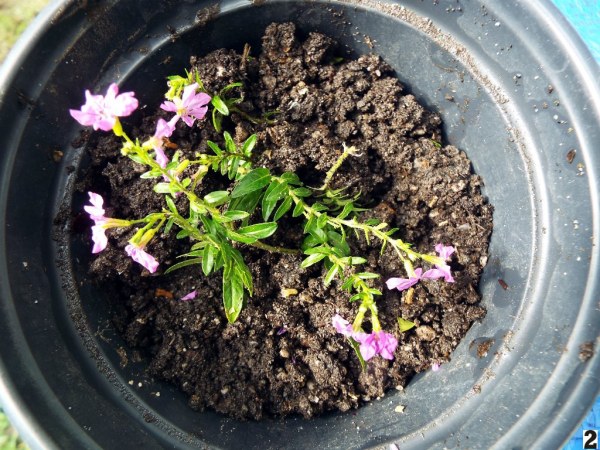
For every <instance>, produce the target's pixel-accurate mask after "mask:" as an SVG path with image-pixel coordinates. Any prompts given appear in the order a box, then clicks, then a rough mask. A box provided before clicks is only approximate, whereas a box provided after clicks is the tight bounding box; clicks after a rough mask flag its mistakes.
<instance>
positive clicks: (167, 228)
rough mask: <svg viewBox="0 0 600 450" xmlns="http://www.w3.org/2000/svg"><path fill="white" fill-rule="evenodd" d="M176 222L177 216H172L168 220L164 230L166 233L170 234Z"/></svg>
mask: <svg viewBox="0 0 600 450" xmlns="http://www.w3.org/2000/svg"><path fill="white" fill-rule="evenodd" d="M174 223H175V218H173V217H171V218H170V219H169V220H168V221H167V224H166V225H165V228H164V230H163V233H164V234H169V232H170V231H171V228H173V224H174Z"/></svg>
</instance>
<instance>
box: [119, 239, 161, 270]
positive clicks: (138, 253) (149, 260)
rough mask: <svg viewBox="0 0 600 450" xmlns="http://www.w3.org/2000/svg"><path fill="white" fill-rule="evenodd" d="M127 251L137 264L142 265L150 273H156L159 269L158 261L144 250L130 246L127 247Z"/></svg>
mask: <svg viewBox="0 0 600 450" xmlns="http://www.w3.org/2000/svg"><path fill="white" fill-rule="evenodd" d="M125 251H126V252H127V254H128V255H129V256H130V257H131V259H133V260H134V261H135V262H137V263H140V264H141V265H142V266H144V267H145V268H146V269H148V271H149V272H150V273H154V272H156V269H157V268H158V261H156V259H155V258H154V256H152V255H151V254H149V253H146V252H145V251H144V249H143V248H141V247H138V246H136V245H133V244H129V245H127V247H125Z"/></svg>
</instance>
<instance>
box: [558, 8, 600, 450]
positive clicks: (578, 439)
mask: <svg viewBox="0 0 600 450" xmlns="http://www.w3.org/2000/svg"><path fill="white" fill-rule="evenodd" d="M553 2H554V4H555V5H556V7H557V8H558V9H559V10H560V11H561V12H562V13H563V15H564V16H565V17H566V18H567V20H568V21H569V22H570V23H571V25H572V26H573V28H575V29H576V30H577V32H578V33H579V35H580V36H581V38H582V39H583V41H584V42H585V43H586V45H587V46H588V48H589V49H590V51H591V52H592V55H593V56H594V58H595V59H596V61H598V62H600V0H553ZM589 429H592V430H598V429H600V398H598V399H596V403H595V404H594V406H593V407H592V410H591V411H590V413H589V414H588V416H587V417H586V418H585V420H584V421H583V423H582V424H581V425H580V426H579V428H578V429H577V431H575V433H573V436H572V437H571V440H570V441H569V442H568V444H567V445H565V446H564V447H563V450H581V449H582V448H583V430H589Z"/></svg>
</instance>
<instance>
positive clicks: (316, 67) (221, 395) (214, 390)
mask: <svg viewBox="0 0 600 450" xmlns="http://www.w3.org/2000/svg"><path fill="white" fill-rule="evenodd" d="M338 55H339V53H337V47H336V43H335V42H334V41H333V40H332V39H331V38H329V37H327V36H325V35H323V34H319V33H310V34H309V35H308V36H306V37H305V38H303V39H300V38H299V37H298V36H297V33H296V30H295V27H294V25H293V24H290V23H285V24H272V25H270V26H269V27H268V28H267V29H266V31H265V34H264V37H263V39H262V49H260V54H259V55H256V56H255V57H253V58H248V57H246V56H245V55H243V54H242V53H238V52H236V51H233V50H228V49H220V50H217V51H214V52H212V53H210V54H208V55H205V56H202V57H192V58H191V66H192V69H194V70H197V71H198V73H199V75H200V78H201V79H202V81H203V83H204V86H205V88H206V89H207V90H208V91H209V92H218V91H219V90H220V89H221V88H223V87H224V86H226V85H228V84H230V83H233V82H238V81H241V82H243V87H240V88H236V89H237V90H238V93H239V94H240V95H243V98H244V101H243V102H242V103H241V104H240V105H239V107H240V109H241V110H243V111H245V112H247V113H248V114H251V115H252V116H254V117H260V116H261V115H262V114H263V113H268V112H273V111H276V112H277V113H276V114H275V116H274V121H273V122H271V123H261V124H253V123H252V122H251V121H249V120H247V118H245V117H242V115H240V114H233V115H231V117H229V118H226V121H225V122H224V124H223V125H224V128H225V129H229V130H231V131H232V134H233V135H234V137H235V140H236V141H237V142H238V143H241V142H243V140H244V139H246V138H247V137H248V136H249V135H251V134H253V133H256V134H257V135H258V144H257V147H256V149H255V151H254V153H255V159H256V161H255V167H260V166H264V167H268V168H269V169H270V170H271V172H272V173H282V172H284V171H293V172H296V173H297V174H298V175H299V176H300V178H301V179H302V181H303V182H304V183H305V184H306V185H308V186H319V185H320V184H322V182H323V179H324V177H325V173H326V172H327V170H328V169H329V168H330V167H331V166H332V165H333V164H334V163H335V161H336V159H337V157H338V156H339V155H340V154H341V152H342V149H343V145H344V144H345V145H347V146H354V147H356V149H357V150H358V155H357V156H351V157H349V158H348V159H347V160H346V161H345V162H344V163H343V165H342V166H341V168H340V169H339V171H338V172H337V173H336V175H335V177H334V179H333V180H332V188H346V189H347V192H348V194H349V195H352V194H355V193H359V192H360V203H361V204H362V205H364V206H366V207H369V208H370V209H369V210H368V211H365V212H362V213H360V215H359V219H360V220H366V219H367V218H370V217H377V218H378V219H380V220H382V221H384V222H387V223H388V224H390V226H391V227H397V228H398V229H399V231H398V236H400V237H401V238H402V239H403V240H405V241H407V242H411V243H412V244H413V245H414V247H415V248H416V249H417V250H418V251H420V252H423V253H432V252H433V249H434V246H435V244H436V243H444V244H446V245H453V246H454V247H455V248H456V253H455V254H454V255H453V257H452V260H451V261H450V262H449V264H450V266H451V269H452V273H453V276H454V278H455V282H454V283H445V282H443V281H422V282H420V283H418V284H417V285H415V289H414V292H412V293H411V294H410V295H409V294H408V293H407V292H406V291H404V292H399V291H397V290H393V291H390V290H388V289H387V288H386V287H385V284H384V280H386V279H387V278H389V277H392V276H395V277H397V276H402V277H404V276H405V274H404V272H403V269H402V267H401V264H400V262H399V261H398V259H397V257H396V256H395V255H394V253H393V252H392V250H391V249H386V250H385V252H384V253H383V255H380V243H379V242H374V241H372V242H370V243H368V242H366V241H365V240H364V238H357V237H351V238H349V241H350V245H351V247H352V249H353V253H352V254H354V255H361V256H364V257H365V258H366V259H367V263H366V264H365V267H364V268H365V270H369V271H372V272H375V273H379V274H381V275H382V277H381V278H380V279H378V280H374V281H375V283H374V285H375V286H376V287H378V288H379V289H380V290H381V291H382V292H383V296H382V297H379V298H378V309H379V319H380V321H381V323H382V327H383V329H384V330H386V331H387V332H390V333H393V334H394V335H395V337H396V338H397V339H398V341H399V344H398V347H397V349H396V352H395V358H394V360H393V361H388V360H386V359H383V358H381V357H375V358H373V359H371V360H370V361H369V362H368V365H367V369H366V370H365V371H363V370H361V366H360V364H359V361H358V359H357V357H356V355H355V353H354V351H353V350H352V348H351V346H350V345H349V343H348V342H347V341H346V339H345V338H344V337H343V336H342V335H340V334H338V333H337V332H336V330H335V329H334V327H333V326H332V324H331V318H332V316H334V315H335V314H336V313H339V314H340V315H341V316H342V317H344V318H347V319H349V320H352V318H353V317H354V315H355V313H356V308H357V307H358V305H357V304H355V303H350V302H349V301H348V298H349V295H348V294H347V293H346V292H345V291H343V290H341V289H340V286H339V283H338V282H337V281H334V282H333V283H332V284H331V285H330V286H328V287H325V286H324V284H323V281H322V279H323V275H324V273H323V271H324V269H323V267H322V266H321V265H320V264H317V265H315V266H311V267H309V268H308V269H300V268H299V265H300V262H301V261H302V259H303V257H302V256H299V255H284V254H278V253H269V252H265V251H262V250H259V249H256V248H251V247H247V246H240V251H242V254H243V255H244V258H245V260H246V262H247V264H248V266H249V267H250V270H251V272H252V275H253V279H254V283H255V288H254V295H253V296H252V298H249V299H248V300H247V304H246V306H245V307H244V309H243V310H242V313H241V315H240V317H239V319H238V320H237V321H236V322H235V323H233V324H229V323H228V322H227V319H226V317H225V314H224V312H223V305H222V300H221V276H220V274H215V275H214V276H210V277H205V276H204V275H203V274H202V272H201V269H200V268H199V266H190V267H186V268H183V269H181V270H178V271H175V272H173V273H172V274H169V275H163V274H162V271H164V270H165V269H166V268H168V267H169V266H171V265H173V264H174V263H176V262H177V261H178V260H177V259H176V257H177V256H178V255H180V254H183V253H185V252H186V251H188V249H189V244H188V243H186V242H184V241H185V240H177V239H176V238H175V237H174V234H175V233H173V232H172V233H170V234H169V235H166V236H162V237H161V239H155V240H153V241H152V242H151V244H150V245H149V247H148V252H149V253H151V254H153V255H154V256H155V257H156V258H157V260H158V261H160V263H161V265H160V268H159V271H158V272H157V273H155V274H150V273H148V272H147V271H146V270H145V269H143V268H142V267H141V266H140V265H139V264H137V263H134V262H132V261H131V259H130V258H129V257H128V256H127V255H126V254H125V252H124V251H123V249H124V247H125V246H126V245H127V241H128V239H130V238H131V236H132V233H133V231H132V230H130V229H126V230H115V229H111V230H109V232H108V236H109V240H110V244H109V246H108V248H107V249H106V250H105V251H103V252H102V253H100V254H99V255H98V256H97V257H96V258H95V259H94V260H93V261H92V264H91V273H92V276H93V280H94V282H95V283H97V284H98V286H99V289H101V290H102V291H104V292H106V293H107V295H106V297H107V298H108V299H109V302H110V308H111V315H112V317H113V321H114V324H115V326H116V328H117V329H118V331H119V332H120V333H121V334H122V336H123V337H124V339H125V340H126V342H127V343H128V345H129V346H130V347H131V348H135V349H137V350H138V351H142V353H143V354H145V355H146V357H147V358H148V361H149V366H148V370H149V372H150V374H151V375H152V376H153V377H154V378H156V379H162V380H167V381H169V382H172V383H174V384H175V385H177V386H178V387H179V388H180V389H181V390H182V391H183V392H185V393H186V394H187V395H188V396H189V403H190V406H191V407H192V408H194V409H198V410H203V409H205V408H210V409H213V410H216V411H218V412H221V413H224V414H227V415H229V416H232V417H235V418H247V419H260V418H263V417H265V416H284V415H289V414H301V415H302V416H304V417H311V416H314V415H317V414H320V413H323V412H325V411H330V410H340V411H347V410H349V409H351V408H356V407H358V406H359V405H360V404H361V403H362V402H365V401H369V400H370V399H374V398H378V397H381V396H383V395H384V393H385V392H386V390H388V389H390V388H393V387H398V386H404V385H405V384H406V383H407V382H408V381H409V380H410V379H411V377H412V376H413V375H414V374H415V373H418V372H421V371H424V370H427V369H428V368H430V367H431V365H432V364H433V363H443V362H445V361H447V360H449V358H450V355H451V352H452V350H453V349H454V348H455V347H456V346H457V345H458V343H459V342H460V340H461V339H462V338H463V336H464V335H465V333H466V332H467V330H468V329H469V327H470V326H471V324H472V323H473V321H475V320H478V319H481V318H483V317H484V315H485V310H484V309H483V308H482V307H481V306H480V305H479V301H480V296H479V294H478V292H477V284H478V281H479V278H480V275H481V272H482V269H483V266H484V265H485V262H486V260H487V248H488V242H489V237H490V234H491V230H492V207H491V206H490V205H488V204H487V203H486V200H485V199H484V197H483V196H482V195H481V185H482V182H481V179H480V178H479V177H478V176H477V175H474V174H473V173H472V171H471V167H470V162H469V160H468V158H467V157H466V155H465V154H464V153H463V152H462V151H460V150H459V149H457V148H455V147H453V146H449V145H448V146H444V145H440V142H441V139H442V138H441V129H440V125H441V121H440V118H439V116H437V115H436V114H435V113H433V112H431V111H428V110H426V109H425V108H424V107H423V106H421V105H420V104H419V103H418V102H417V100H416V99H415V97H414V96H412V95H410V94H409V93H408V92H407V91H406V89H405V87H404V86H403V85H402V84H401V82H400V81H399V80H398V79H397V78H396V77H395V74H394V71H393V70H392V69H391V67H390V66H388V65H387V64H386V63H385V62H384V61H382V59H381V58H380V57H378V56H376V55H364V56H361V57H359V58H358V59H356V60H348V59H344V60H342V61H340V58H339V57H337V56H338ZM148 114H152V115H148V116H147V117H145V118H143V119H142V120H141V121H140V122H139V124H138V125H139V126H138V128H137V129H135V130H133V133H131V134H132V135H133V136H151V135H152V134H153V133H154V124H155V123H156V120H157V118H158V117H164V112H162V111H160V110H159V111H158V112H153V113H148ZM125 125H127V121H126V123H125ZM170 140H171V142H172V143H174V144H176V145H177V149H178V150H179V151H181V152H182V153H183V154H184V155H185V156H187V157H189V158H193V156H194V154H195V153H196V152H200V153H210V151H209V150H208V149H207V146H206V141H207V140H212V141H215V142H221V141H222V137H221V135H220V134H218V133H216V132H215V130H214V129H213V127H212V126H211V125H210V123H209V122H208V121H204V122H202V123H200V124H198V125H195V126H194V127H193V128H192V129H190V128H187V127H185V126H182V124H181V123H180V124H179V125H178V128H177V130H176V131H175V132H174V134H173V135H172V136H171V138H170ZM87 147H88V149H89V153H90V156H91V166H90V168H89V169H88V170H87V173H86V174H85V177H84V179H83V181H82V182H81V183H80V187H81V189H82V190H93V191H95V192H98V193H100V194H101V195H103V196H104V198H105V199H106V204H105V206H106V209H107V216H109V217H124V218H141V217H144V216H145V215H146V214H148V213H150V212H152V211H157V210H161V209H162V208H164V207H165V203H164V200H163V196H161V195H158V194H155V193H154V192H153V190H152V186H153V184H154V181H153V180H147V179H141V178H140V174H141V173H143V172H144V171H145V170H146V169H145V168H144V167H142V166H140V165H138V164H136V163H134V162H133V161H131V160H129V159H127V158H124V157H122V156H121V155H120V147H121V145H120V143H119V141H118V140H117V139H116V138H114V137H111V136H107V135H99V134H94V135H93V136H92V138H90V140H89V142H88V146H87ZM226 186H227V184H226V183H225V182H224V179H221V178H219V177H218V176H213V177H212V178H209V177H207V178H205V182H204V183H203V184H202V185H201V186H199V187H198V189H197V191H198V194H199V195H205V194H206V193H208V192H211V191H212V190H215V189H222V188H224V187H225V188H226ZM185 202H186V201H185V199H182V198H179V199H178V200H177V203H178V207H180V208H181V210H182V211H185V210H186V208H187V205H186V204H185ZM87 230H89V228H88V229H87ZM87 230H86V232H85V234H83V233H82V235H81V236H82V237H83V236H85V239H89V238H88V234H89V233H88V231H87ZM301 241H302V228H301V227H300V223H299V222H298V221H297V220H296V219H293V218H292V217H291V214H289V213H288V215H287V216H285V217H284V218H283V219H282V220H280V226H279V229H278V231H277V233H276V234H275V235H274V236H273V237H271V238H270V239H269V241H268V243H269V244H271V245H281V246H286V247H292V248H298V247H299V245H300V243H301ZM186 244H188V245H187V246H186ZM192 290H196V291H197V296H196V298H195V299H193V300H189V301H181V300H180V299H181V297H183V296H184V295H185V294H187V293H189V292H190V291H192ZM398 317H402V318H404V319H407V320H410V321H412V322H414V323H415V324H416V326H415V327H414V328H413V329H411V330H409V331H406V332H400V330H399V328H398V322H397V319H398ZM367 325H368V324H367ZM367 331H369V330H367Z"/></svg>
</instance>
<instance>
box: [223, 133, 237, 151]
mask: <svg viewBox="0 0 600 450" xmlns="http://www.w3.org/2000/svg"><path fill="white" fill-rule="evenodd" d="M223 137H224V138H225V149H226V150H227V151H228V152H229V153H235V152H236V150H237V149H236V148H235V142H233V138H232V137H231V134H229V132H228V131H224V132H223Z"/></svg>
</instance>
